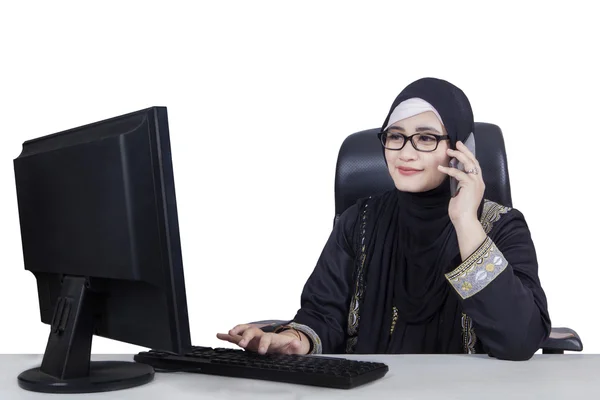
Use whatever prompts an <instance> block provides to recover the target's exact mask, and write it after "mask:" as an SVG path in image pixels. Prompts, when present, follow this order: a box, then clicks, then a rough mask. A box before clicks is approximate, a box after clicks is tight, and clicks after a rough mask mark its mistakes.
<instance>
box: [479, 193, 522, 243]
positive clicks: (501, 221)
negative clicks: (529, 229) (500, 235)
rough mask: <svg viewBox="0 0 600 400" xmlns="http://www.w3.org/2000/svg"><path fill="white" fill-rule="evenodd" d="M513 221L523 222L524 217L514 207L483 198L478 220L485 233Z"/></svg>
mask: <svg viewBox="0 0 600 400" xmlns="http://www.w3.org/2000/svg"><path fill="white" fill-rule="evenodd" d="M513 221H522V222H525V217H524V216H523V214H522V213H521V212H520V211H519V210H517V209H516V208H512V207H508V206H505V205H502V204H499V203H496V202H495V201H492V200H488V199H485V200H484V203H483V210H482V212H481V217H480V218H479V222H481V226H482V227H483V230H484V231H485V233H487V234H489V233H490V232H491V231H492V230H496V228H498V229H499V228H501V227H502V226H507V224H508V225H510V223H511V222H513Z"/></svg>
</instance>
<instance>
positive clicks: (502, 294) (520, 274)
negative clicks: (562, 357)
mask: <svg viewBox="0 0 600 400" xmlns="http://www.w3.org/2000/svg"><path fill="white" fill-rule="evenodd" d="M496 224H497V226H496V227H495V228H496V229H494V231H495V232H494V235H493V236H494V238H495V240H494V241H492V239H491V238H490V236H487V235H485V231H483V229H482V227H481V224H479V223H478V226H476V225H475V224H470V223H466V224H464V225H457V226H456V230H457V237H458V239H459V246H460V249H461V255H462V258H463V263H462V264H461V265H460V266H458V268H456V269H455V270H454V271H452V272H450V273H448V274H446V278H447V279H448V281H449V282H450V283H451V284H452V286H453V287H454V289H455V290H456V292H457V293H458V295H459V296H460V298H461V299H462V303H463V311H464V312H465V313H466V314H467V315H468V316H469V317H471V319H472V320H473V325H474V327H475V332H476V333H477V336H478V338H479V339H480V340H481V342H482V344H483V346H484V348H485V350H486V351H487V352H488V353H489V354H490V355H492V356H494V357H496V358H500V359H508V360H527V359H529V358H531V357H532V356H533V354H534V353H535V352H536V351H537V350H538V349H539V347H540V345H541V343H542V342H543V341H544V340H545V339H546V338H547V337H548V335H549V333H550V317H549V315H548V309H547V302H546V296H545V294H544V291H543V289H542V287H541V284H540V281H539V278H538V265H537V259H536V254H535V248H534V245H533V242H532V240H531V234H530V232H529V229H528V227H527V224H526V222H525V219H524V217H523V215H522V214H521V213H520V212H518V211H517V210H511V211H510V215H504V216H502V218H501V220H500V221H498V222H497V223H496ZM467 254H468V255H469V256H468V257H465V255H467Z"/></svg>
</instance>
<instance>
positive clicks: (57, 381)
mask: <svg viewBox="0 0 600 400" xmlns="http://www.w3.org/2000/svg"><path fill="white" fill-rule="evenodd" d="M14 171H15V180H16V191H17V198H18V211H19V218H20V227H21V238H22V246H23V256H24V264H25V269H26V270H28V271H31V272H32V273H33V274H34V276H35V278H36V281H37V291H38V298H39V306H40V313H41V320H42V322H43V323H46V324H49V325H50V335H49V338H48V344H47V347H46V351H45V353H44V357H43V361H42V363H41V366H40V367H39V368H33V369H30V370H27V371H24V372H22V373H21V374H20V375H19V377H18V382H19V385H20V386H21V387H22V388H24V389H28V390H33V391H39V392H61V393H70V392H71V393H82V392H97V391H107V390H116V389H123V388H127V387H133V386H137V385H141V384H144V383H147V382H149V381H151V380H152V379H153V376H154V370H153V369H152V368H151V367H149V366H147V365H144V364H139V363H135V362H133V361H132V362H96V361H94V362H90V352H91V344H92V337H93V335H97V336H102V337H105V338H110V339H114V340H118V341H122V342H127V343H131V344H135V345H139V346H144V347H148V348H152V349H164V350H166V351H172V352H176V353H182V352H185V351H188V350H189V348H190V347H191V343H190V329H189V322H188V314H187V303H186V295H185V288H184V275H183V266H182V257H181V246H180V239H179V227H178V220H177V206H176V200H175V185H174V179H173V165H172V161H171V147H170V137H169V127H168V120H167V109H166V108H165V107H152V108H148V109H145V110H141V111H137V112H133V113H129V114H126V115H122V116H118V117H115V118H111V119H107V120H104V121H100V122H96V123H93V124H89V125H85V126H81V127H78V128H74V129H70V130H67V131H63V132H59V133H55V134H52V135H48V136H43V137H40V138H38V139H34V140H29V141H26V142H25V143H24V144H23V149H22V153H21V154H20V155H19V156H18V157H17V158H16V159H15V160H14Z"/></svg>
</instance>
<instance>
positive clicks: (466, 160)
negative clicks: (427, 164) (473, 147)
mask: <svg viewBox="0 0 600 400" xmlns="http://www.w3.org/2000/svg"><path fill="white" fill-rule="evenodd" d="M447 153H448V155H449V156H450V157H454V158H456V159H457V160H458V161H460V162H461V163H462V164H463V165H464V166H465V170H466V171H468V170H470V169H471V168H474V167H476V164H475V163H474V162H473V160H471V158H470V157H469V156H468V155H467V154H465V153H463V152H461V151H458V150H452V149H448V150H447Z"/></svg>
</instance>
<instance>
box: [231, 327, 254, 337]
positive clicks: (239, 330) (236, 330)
mask: <svg viewBox="0 0 600 400" xmlns="http://www.w3.org/2000/svg"><path fill="white" fill-rule="evenodd" d="M250 327H251V325H250V324H240V325H236V326H234V327H233V329H231V330H230V331H229V334H230V335H241V334H242V332H244V331H245V330H247V329H248V328H250Z"/></svg>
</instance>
